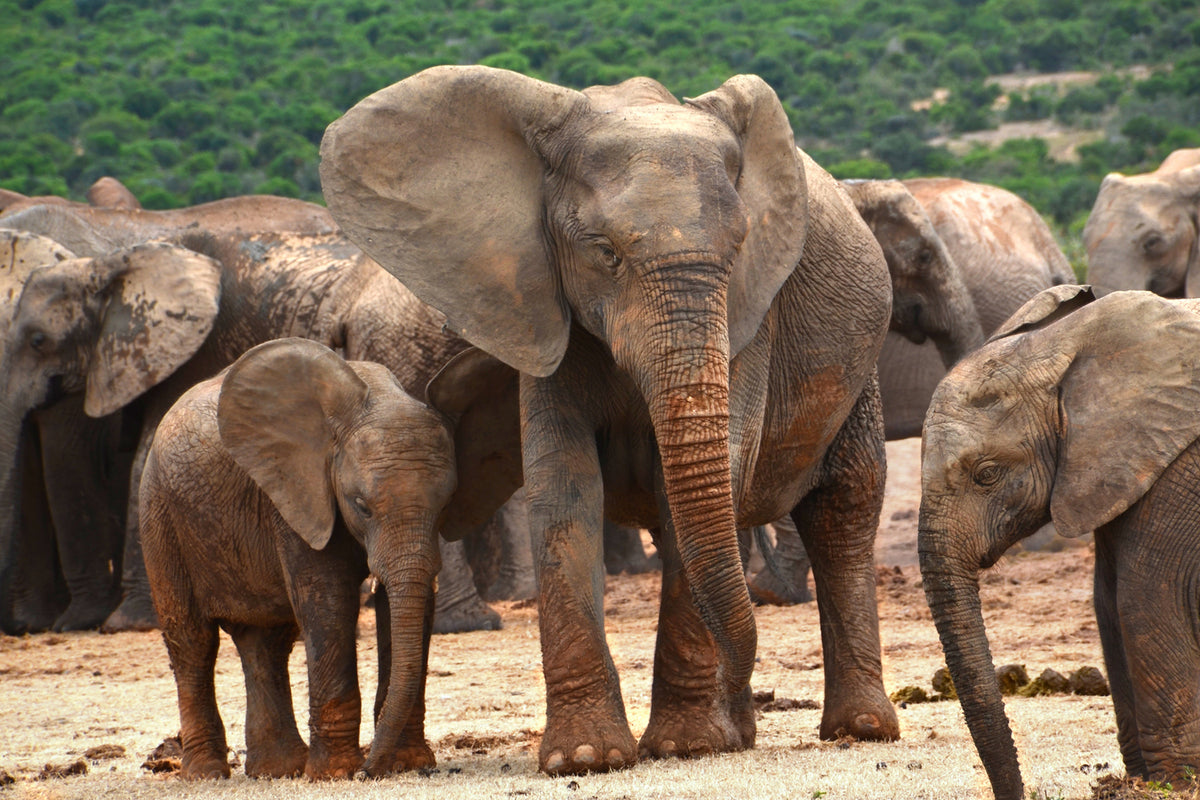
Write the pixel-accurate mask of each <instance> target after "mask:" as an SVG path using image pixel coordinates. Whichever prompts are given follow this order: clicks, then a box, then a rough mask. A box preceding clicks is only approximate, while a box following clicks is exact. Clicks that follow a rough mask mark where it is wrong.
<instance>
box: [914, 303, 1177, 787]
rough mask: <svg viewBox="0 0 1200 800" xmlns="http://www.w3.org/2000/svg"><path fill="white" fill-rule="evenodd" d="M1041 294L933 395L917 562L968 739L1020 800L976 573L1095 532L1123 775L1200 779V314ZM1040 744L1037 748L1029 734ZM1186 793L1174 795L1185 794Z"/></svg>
mask: <svg viewBox="0 0 1200 800" xmlns="http://www.w3.org/2000/svg"><path fill="white" fill-rule="evenodd" d="M1091 298H1092V295H1091V293H1090V290H1088V289H1087V288H1086V287H1067V286H1063V287H1058V288H1057V289H1051V290H1047V291H1045V292H1043V293H1041V294H1039V295H1037V296H1036V297H1034V298H1033V299H1032V300H1030V301H1029V302H1028V303H1027V304H1026V305H1025V306H1024V307H1022V309H1020V310H1019V311H1018V312H1017V314H1016V315H1014V317H1013V318H1012V319H1010V320H1009V321H1008V322H1007V323H1006V324H1005V325H1004V326H1003V327H1002V329H1001V330H999V331H997V333H996V334H995V335H994V336H993V338H992V339H991V340H990V341H989V343H988V344H986V345H984V346H983V347H982V348H980V349H979V350H977V351H976V352H975V353H973V354H971V355H969V356H967V357H966V358H964V359H963V360H962V361H961V362H959V364H958V365H956V366H955V367H954V369H952V370H951V371H950V374H949V375H948V376H947V377H946V379H945V380H944V381H942V383H941V384H940V385H939V386H938V389H937V392H936V393H935V394H934V398H933V402H932V403H931V404H930V407H929V416H928V418H927V420H926V423H925V434H924V441H923V445H924V450H923V463H922V487H921V490H922V496H921V513H920V523H919V553H920V560H921V575H922V578H923V580H924V584H925V594H926V597H927V598H928V600H929V605H930V609H931V610H932V612H933V618H934V622H935V623H936V625H937V628H938V634H939V635H940V637H941V641H942V647H943V649H944V650H945V654H946V664H947V666H948V667H949V668H950V675H951V677H952V678H953V680H954V687H955V690H956V691H957V692H958V696H959V699H960V701H961V703H962V708H963V713H964V714H965V716H966V721H967V726H968V728H969V729H970V731H971V736H972V738H973V739H974V741H975V746H976V749H977V750H978V751H979V755H980V758H981V759H982V760H983V764H984V767H985V769H986V770H987V774H988V777H989V779H990V781H991V784H992V791H993V792H994V793H995V796H996V797H997V798H1005V799H1006V800H1017V798H1022V797H1024V791H1023V787H1022V782H1021V775H1020V769H1019V765H1018V762H1017V752H1016V748H1015V747H1014V744H1013V739H1012V734H1011V731H1010V727H1009V723H1008V720H1007V718H1006V717H1005V714H1004V702H1003V700H1002V698H1001V695H1000V688H999V685H998V684H997V682H996V678H995V672H994V668H993V663H992V657H991V652H990V649H989V645H988V639H987V633H986V630H985V628H984V622H983V615H982V609H981V604H980V597H979V573H980V571H981V570H983V569H987V568H988V567H990V566H992V565H993V564H994V563H996V561H997V560H998V559H999V558H1000V557H1001V556H1002V555H1003V554H1004V552H1005V551H1006V550H1008V548H1009V547H1011V546H1012V545H1013V544H1014V543H1016V542H1017V541H1019V540H1021V539H1022V538H1024V537H1026V536H1029V535H1031V534H1033V533H1034V532H1035V531H1036V530H1038V528H1040V527H1041V526H1042V525H1043V524H1044V523H1046V522H1048V521H1050V520H1053V521H1054V524H1055V526H1056V527H1057V529H1058V532H1059V533H1060V534H1062V535H1064V536H1068V537H1075V536H1080V535H1082V534H1085V533H1088V532H1089V531H1093V530H1094V531H1095V542H1096V576H1095V607H1096V620H1097V623H1098V627H1099V631H1100V640H1101V645H1102V647H1103V651H1104V661H1105V666H1106V668H1107V671H1108V678H1109V683H1110V685H1111V687H1112V697H1113V705H1114V709H1115V711H1116V718H1117V729H1118V739H1119V743H1120V747H1121V753H1122V755H1123V757H1124V760H1125V768H1126V771H1127V772H1128V773H1129V774H1130V775H1132V776H1139V777H1142V778H1146V779H1153V780H1157V781H1176V782H1178V781H1180V780H1183V779H1184V778H1185V776H1186V775H1187V774H1188V772H1189V770H1193V771H1194V769H1195V768H1196V767H1197V766H1200V650H1198V649H1197V646H1196V642H1197V638H1198V636H1200V625H1198V624H1197V619H1196V604H1197V598H1196V595H1195V588H1194V587H1195V586H1196V585H1197V581H1198V579H1200V556H1198V554H1200V524H1198V523H1197V520H1200V513H1198V511H1200V509H1198V507H1197V497H1196V492H1195V487H1196V475H1197V474H1200V444H1197V439H1198V438H1200V415H1197V413H1196V408H1197V407H1198V406H1200V362H1198V361H1197V360H1196V359H1195V358H1193V357H1191V356H1190V355H1189V354H1192V353H1195V352H1196V348H1197V343H1200V303H1198V302H1197V301H1184V300H1176V301H1170V300H1164V299H1163V298H1160V297H1157V296H1155V295H1153V294H1149V293H1146V292H1119V293H1114V294H1110V295H1108V296H1106V297H1104V298H1101V299H1099V300H1095V301H1092V299H1091ZM1026 735H1027V736H1036V732H1032V733H1027V734H1026ZM1177 785H1178V783H1177Z"/></svg>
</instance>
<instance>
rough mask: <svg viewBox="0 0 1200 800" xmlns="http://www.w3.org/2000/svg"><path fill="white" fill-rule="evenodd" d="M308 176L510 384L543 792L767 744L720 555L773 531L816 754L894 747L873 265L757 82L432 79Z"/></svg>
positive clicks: (360, 108) (737, 569)
mask: <svg viewBox="0 0 1200 800" xmlns="http://www.w3.org/2000/svg"><path fill="white" fill-rule="evenodd" d="M321 177H322V188H323V190H324V192H325V199H326V201H327V202H328V204H329V207H330V210H331V211H332V212H333V214H334V217H335V218H336V219H337V220H338V222H339V223H340V224H341V225H342V227H343V229H344V230H345V231H346V232H347V235H349V236H350V237H351V238H352V239H354V240H355V241H356V242H358V243H359V244H360V245H362V247H363V248H364V250H366V251H367V253H368V254H370V255H372V256H373V257H374V258H376V259H377V260H378V261H379V262H380V263H381V264H382V265H384V266H385V267H386V268H387V269H389V270H390V271H391V272H392V273H393V274H395V275H396V276H397V277H399V278H400V279H401V280H403V281H404V282H405V283H406V284H407V285H408V286H409V288H411V289H412V290H413V292H414V293H416V294H417V295H418V296H419V297H421V298H422V299H423V300H425V301H426V302H428V303H430V304H431V305H434V306H435V307H437V308H439V309H441V310H442V311H444V312H445V313H446V315H447V323H448V324H449V325H450V326H451V327H452V328H453V329H454V330H456V331H458V332H460V333H461V334H462V335H463V336H464V337H465V338H467V339H469V340H471V341H472V342H473V343H475V344H477V345H479V346H480V347H482V348H483V349H485V350H487V351H489V352H491V353H492V354H493V355H495V356H497V357H498V358H500V359H501V360H503V361H505V362H506V363H508V364H510V365H511V366H513V367H514V368H516V369H517V370H519V371H520V372H521V379H520V395H521V396H520V405H521V422H522V433H523V459H524V470H525V472H524V474H525V485H526V492H527V496H528V501H529V506H530V508H529V517H530V526H531V529H532V531H533V535H534V537H535V541H536V544H535V552H536V554H537V557H538V561H539V568H540V571H539V581H540V590H539V591H540V594H539V625H540V628H541V641H542V654H543V670H544V675H545V679H546V697H547V712H546V729H545V733H544V735H543V738H542V744H541V750H540V754H539V767H540V768H541V769H542V770H543V771H545V772H548V773H552V774H559V773H577V772H585V771H595V770H605V769H610V768H617V767H623V766H626V765H628V764H630V763H632V762H633V761H634V760H635V758H636V757H637V755H638V753H639V750H640V752H641V753H642V754H644V755H647V756H670V755H680V756H685V755H699V754H703V753H711V752H717V751H730V750H738V749H742V748H745V747H750V746H752V745H753V742H754V714H753V709H752V707H751V698H750V688H749V680H750V676H751V672H752V670H753V665H754V658H755V641H756V634H755V626H754V612H753V608H752V606H751V604H750V599H749V595H748V593H747V590H746V582H745V579H744V577H743V574H742V569H741V562H740V558H739V554H738V543H737V537H736V529H737V528H738V527H739V526H740V527H747V526H752V525H756V524H761V523H765V522H769V521H771V520H773V519H776V518H778V517H780V516H781V515H783V514H785V513H788V512H791V513H792V515H793V517H794V518H795V519H797V521H798V522H799V523H800V525H799V527H800V528H801V530H802V531H804V535H805V545H806V546H807V548H808V550H809V553H810V554H811V555H812V559H813V563H814V572H815V575H816V583H817V593H818V596H819V597H820V598H821V603H820V609H821V619H822V622H821V630H822V634H823V639H822V640H823V647H824V653H825V678H826V687H825V705H824V711H823V715H822V721H821V729H820V734H821V736H822V737H823V738H831V737H835V736H838V735H841V734H848V735H852V736H855V737H858V738H862V739H894V738H896V737H897V736H898V734H899V729H898V725H897V721H896V716H895V711H894V709H893V707H892V705H891V703H890V702H889V701H888V699H887V697H886V695H885V694H884V692H883V686H882V681H881V677H880V673H881V667H880V653H879V634H878V618H877V613H876V607H875V587H874V566H873V564H872V563H871V562H872V557H871V553H872V546H873V540H874V535H875V526H876V524H877V521H878V516H879V510H880V504H881V501H882V489H883V477H884V462H883V442H882V426H881V425H880V420H879V413H880V412H879V402H878V394H877V387H876V381H875V378H874V364H875V358H876V356H877V354H878V349H879V346H880V344H881V342H882V339H883V335H884V333H885V332H886V328H887V324H888V317H889V314H890V291H889V285H888V279H887V267H886V264H885V262H884V259H883V256H882V254H881V253H880V250H879V246H878V244H877V243H876V242H875V240H874V238H873V237H872V236H871V233H870V231H869V230H868V229H867V228H866V226H865V225H864V224H863V222H862V219H861V218H860V217H859V216H858V214H857V213H856V212H855V211H854V207H853V204H852V203H851V202H850V201H849V198H848V197H847V196H846V194H845V192H844V190H843V189H842V188H841V187H840V186H839V184H838V183H837V182H836V181H835V180H833V178H832V177H830V176H829V175H828V173H826V172H825V171H824V170H822V169H821V168H820V167H819V166H817V165H816V164H815V163H814V162H813V161H812V160H811V159H810V158H808V157H807V155H805V154H804V153H802V152H800V151H798V150H797V149H796V146H795V142H794V139H793V136H792V131H791V127H790V126H789V124H788V121H787V117H786V115H785V114H784V112H783V108H782V106H781V105H780V103H779V100H778V98H777V97H776V96H775V93H774V92H773V91H772V90H771V89H770V88H769V87H768V86H767V85H766V84H765V83H764V82H763V81H762V80H761V79H759V78H758V77H756V76H750V75H743V76H738V77H735V78H732V79H730V80H729V81H727V82H726V83H725V84H724V85H723V86H721V87H720V88H719V89H717V90H715V91H713V92H710V93H708V94H705V95H703V96H701V97H699V98H696V99H694V100H690V101H688V102H687V103H685V104H680V103H679V102H678V101H677V100H676V99H675V98H674V97H672V96H671V94H670V93H669V92H668V91H667V90H666V89H665V88H664V87H662V86H661V85H660V84H658V83H657V82H655V81H652V80H649V79H645V78H636V79H632V80H630V81H626V82H625V83H622V84H620V85H619V86H615V87H593V88H591V89H588V90H586V91H584V92H577V91H573V90H570V89H566V88H563V87H560V86H555V85H553V84H549V83H544V82H541V81H538V80H534V79H532V78H528V77H525V76H523V75H520V74H517V73H513V72H508V71H505V70H497V69H491V68H487V67H478V66H476V67H435V68H431V69H429V70H426V71H423V72H421V73H418V74H416V75H414V76H412V77H410V78H407V79H405V80H403V81H401V82H399V83H397V84H395V85H393V86H391V87H388V88H386V89H383V90H381V91H379V92H377V93H376V94H374V95H372V96H370V97H368V98H367V99H365V100H363V101H361V102H360V103H359V104H358V105H356V106H355V107H354V108H352V109H351V110H350V111H348V112H347V113H346V114H345V115H344V116H343V117H342V118H341V119H339V120H337V121H335V122H334V123H333V124H331V125H330V127H329V128H328V129H327V131H326V133H325V138H324V141H323V143H322V163H321ZM605 517H608V518H609V519H611V520H612V521H614V522H617V523H619V524H625V525H631V526H636V527H641V528H656V529H658V530H659V536H658V540H657V544H658V550H659V553H660V555H661V557H662V559H663V587H662V601H661V608H660V625H659V629H658V643H657V655H656V658H655V675H654V688H653V693H652V701H651V710H650V721H649V724H648V726H647V728H646V730H645V732H644V733H643V734H642V737H641V740H640V745H639V744H637V743H635V741H634V739H633V736H632V734H631V732H630V730H629V724H628V722H627V720H626V716H625V709H624V705H623V702H622V700H621V693H620V687H619V683H618V678H617V674H616V670H615V668H614V666H613V661H612V657H611V655H610V654H609V651H608V647H607V644H606V642H605V638H604V626H603V574H604V565H603V559H602V556H601V541H602V528H603V525H602V523H603V519H604V518H605Z"/></svg>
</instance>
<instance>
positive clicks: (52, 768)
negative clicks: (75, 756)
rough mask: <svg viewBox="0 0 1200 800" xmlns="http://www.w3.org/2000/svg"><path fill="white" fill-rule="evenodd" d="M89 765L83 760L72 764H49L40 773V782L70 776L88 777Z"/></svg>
mask: <svg viewBox="0 0 1200 800" xmlns="http://www.w3.org/2000/svg"><path fill="white" fill-rule="evenodd" d="M87 771H88V765H87V762H86V761H84V760H83V759H82V758H81V759H79V760H77V761H74V762H72V763H70V764H47V765H46V766H44V767H42V771H41V772H39V773H38V776H37V779H38V780H39V781H45V780H50V779H52V778H66V777H68V776H70V775H87Z"/></svg>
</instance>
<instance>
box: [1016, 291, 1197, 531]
mask: <svg viewBox="0 0 1200 800" xmlns="http://www.w3.org/2000/svg"><path fill="white" fill-rule="evenodd" d="M1078 314H1079V315H1080V316H1079V320H1080V322H1079V324H1076V325H1072V326H1070V327H1069V328H1068V329H1065V330H1063V332H1062V334H1061V335H1060V334H1059V331H1058V330H1047V331H1045V332H1044V333H1045V334H1046V338H1045V340H1044V341H1043V340H1039V341H1038V342H1037V343H1036V344H1037V346H1038V347H1039V348H1042V349H1045V350H1053V349H1057V350H1058V351H1059V352H1069V351H1070V350H1071V349H1077V351H1076V354H1075V357H1074V359H1073V360H1072V363H1071V366H1070V368H1069V369H1068V370H1067V372H1066V375H1065V377H1064V378H1063V381H1062V384H1061V386H1060V387H1059V403H1060V408H1059V412H1060V418H1061V425H1062V430H1061V433H1060V442H1059V455H1058V469H1057V472H1056V474H1055V478H1054V487H1053V490H1052V494H1051V502H1050V513H1051V516H1052V517H1053V519H1054V524H1055V527H1056V528H1057V529H1058V532H1059V533H1061V534H1063V535H1064V536H1078V535H1080V534H1083V533H1087V532H1089V531H1092V530H1095V529H1096V528H1098V527H1100V526H1101V525H1104V524H1105V523H1107V522H1109V521H1110V520H1112V519H1114V518H1115V517H1116V516H1117V515H1119V514H1121V513H1122V512H1124V511H1125V510H1126V509H1128V508H1129V507H1130V506H1132V505H1133V504H1134V503H1136V502H1137V501H1138V500H1139V499H1140V498H1141V497H1142V496H1143V495H1144V494H1145V493H1146V492H1147V491H1148V490H1149V489H1150V487H1151V486H1152V485H1153V484H1154V482H1155V481H1157V480H1158V478H1159V476H1160V475H1161V474H1162V472H1163V470H1165V469H1166V468H1167V467H1168V466H1169V465H1170V464H1171V462H1173V461H1174V460H1175V459H1176V457H1178V456H1179V454H1180V453H1182V452H1183V451H1184V450H1185V449H1186V448H1187V447H1188V446H1190V445H1191V444H1192V443H1193V442H1195V441H1196V440H1197V439H1198V438H1200V413H1197V409H1200V314H1198V313H1197V312H1196V310H1195V306H1194V305H1193V306H1190V307H1189V304H1188V303H1187V301H1171V300H1166V299H1163V298H1161V297H1157V296H1155V295H1153V294H1150V293H1147V292H1114V293H1113V294H1110V295H1107V296H1105V297H1103V298H1101V299H1100V300H1097V301H1096V302H1094V303H1092V304H1091V305H1090V306H1089V307H1088V308H1086V309H1083V310H1082V311H1080V312H1078ZM1068 339H1069V341H1068Z"/></svg>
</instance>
